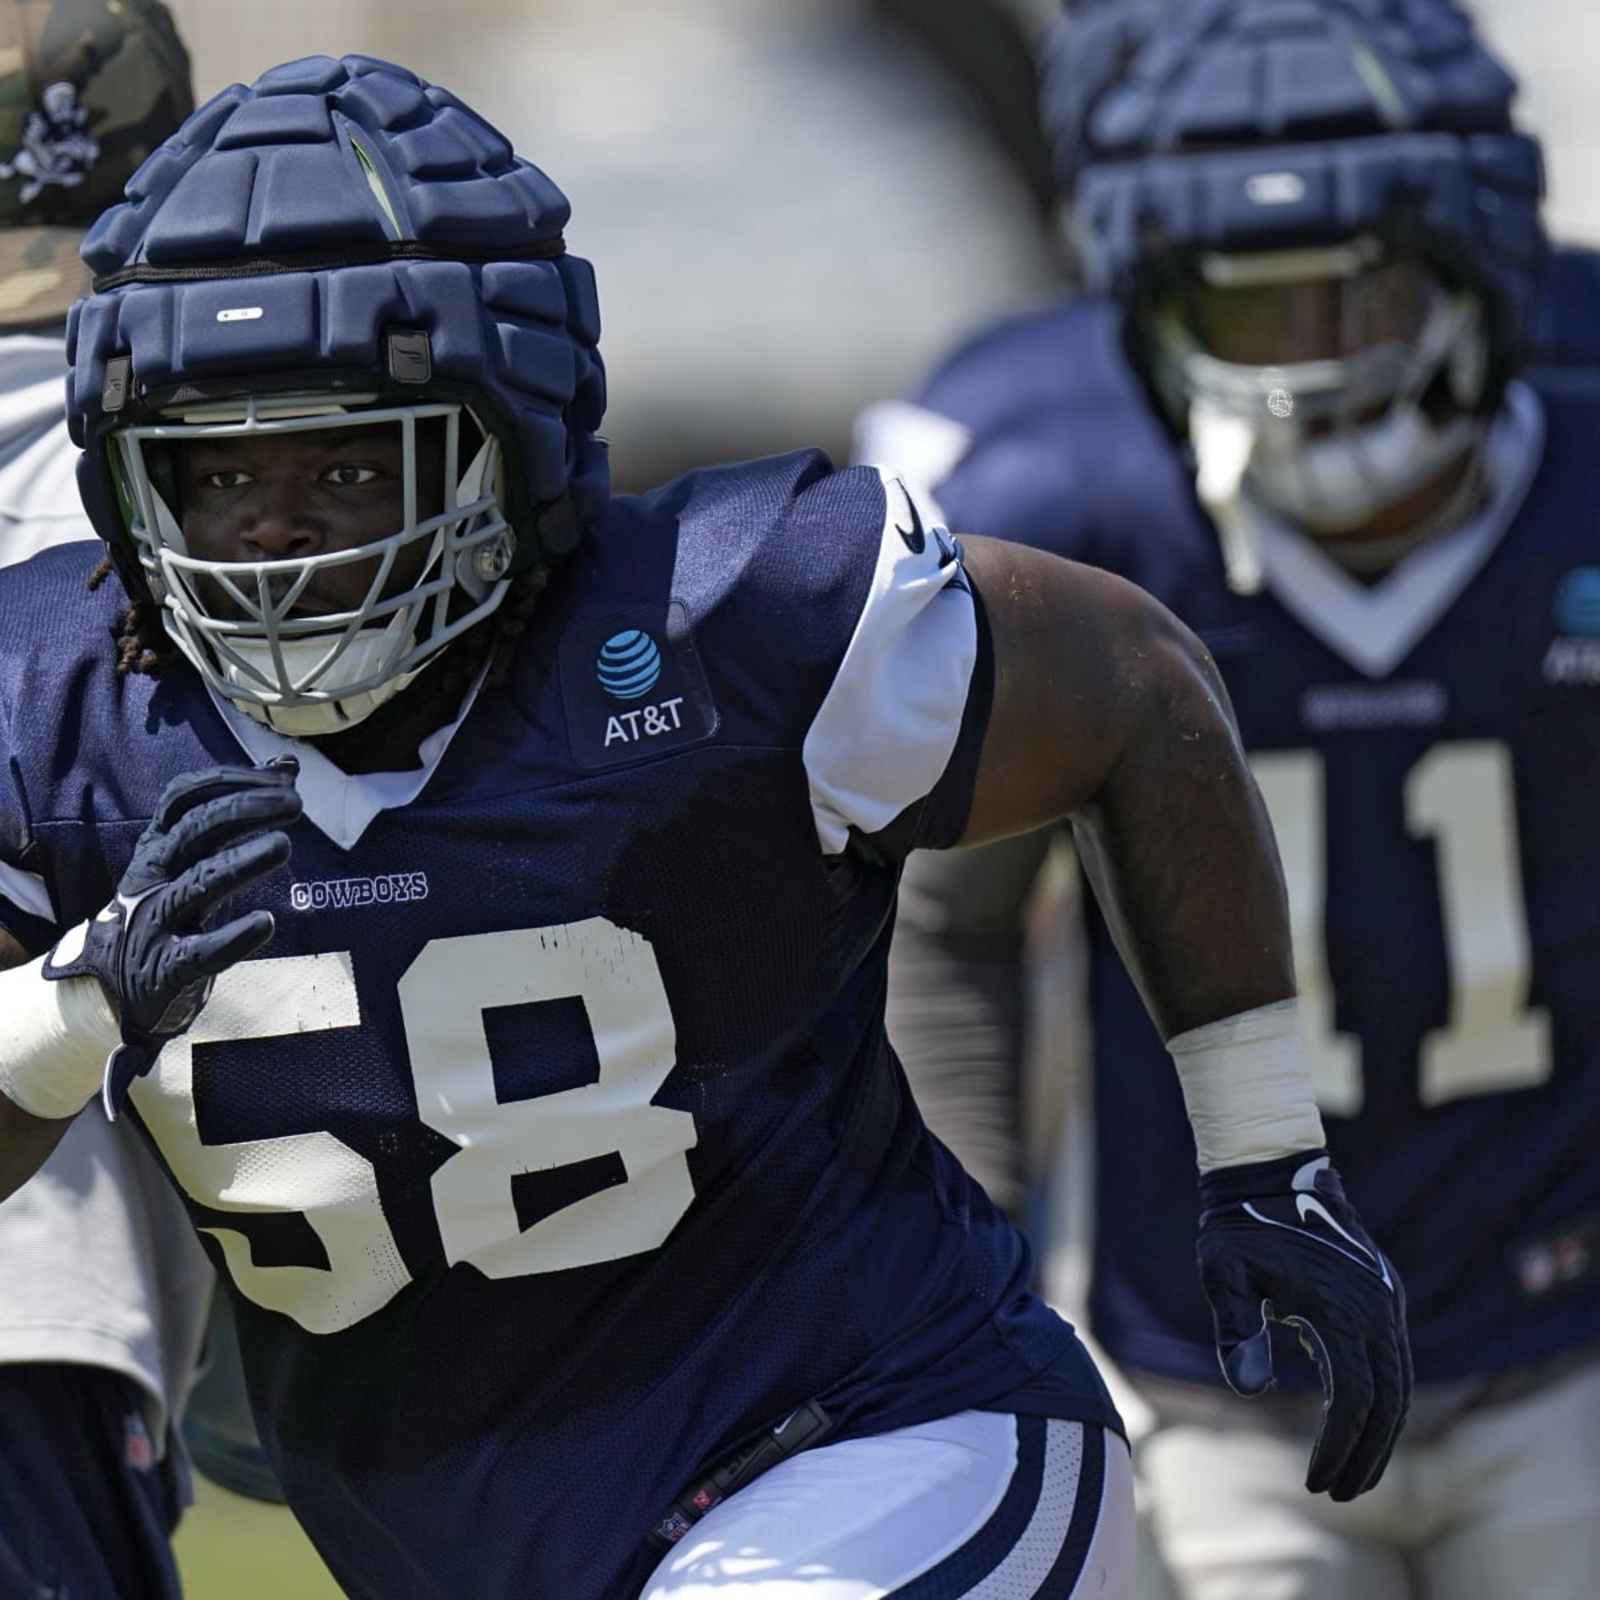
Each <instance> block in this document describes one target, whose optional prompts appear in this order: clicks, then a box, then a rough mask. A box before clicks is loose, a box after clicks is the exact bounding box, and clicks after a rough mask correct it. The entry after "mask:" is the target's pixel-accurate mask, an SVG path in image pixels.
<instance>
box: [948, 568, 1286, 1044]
mask: <svg viewBox="0 0 1600 1600" xmlns="http://www.w3.org/2000/svg"><path fill="white" fill-rule="evenodd" d="M963 543H964V545H965V549H966V567H967V571H968V573H969V575H970V576H971V578H972V580H973V583H974V585H975V587H976V588H977V590H978V592H979V594H980V596H981V597H982V603H983V607H984V611H985V614H986V616H987V619H988V623H989V631H990V635H991V638H992V641H993V648H994V680H995V687H994V701H993V706H992V709H991V712H990V717H989V726H988V732H987V734H986V736H985V739H984V745H983V753H982V757H981V760H980V764H979V770H978V777H977V783H976V787H975V790H974V794H973V801H972V806H971V809H970V811H969V814H968V820H967V826H966V830H965V833H964V834H963V836H962V840H961V842H962V843H963V844H976V843H980V842H982V841H984V840H988V839H995V838H1000V837H1003V836H1005V835H1007V834H1013V833H1020V832H1023V831H1024V830H1027V829H1030V828H1035V827H1038V826H1040V825H1041V824H1043V823H1046V822H1049V821H1051V820H1053V819H1055V818H1058V817H1070V818H1071V821H1072V825H1073V829H1074V832H1075V833H1076V835H1077V841H1078V848H1079V852H1080V854H1081V856H1082V859H1083V863H1084V866H1085V869H1086V871H1087V872H1088V874H1089V877H1090V880H1091V882H1092V883H1093V884H1094V887H1095V891H1096V896H1097V898H1098V899H1099V901H1100V905H1101V908H1102V910H1103V911H1104V912H1105V914H1106V917H1107V919H1108V920H1109V922H1110V924H1111V927H1112V930H1113V932H1114V934H1115V936H1116V939H1117V944H1118V948H1119V949H1120V950H1121V951H1122V953H1123V957H1124V959H1125V960H1126V961H1127V963H1128V966H1129V970H1130V971H1131V972H1132V973H1133V975H1134V978H1135V981H1136V982H1137V983H1138V985H1139V988H1140V991H1141V993H1142V994H1143V996H1144V1000H1145V1004H1146V1006H1147V1008H1148V1009H1149V1011H1150V1014H1151V1016H1152V1018H1153V1019H1154V1021H1155V1022H1156V1024H1157V1026H1158V1027H1159V1028H1160V1030H1161V1033H1162V1036H1163V1037H1164V1038H1171V1037H1172V1036H1173V1035H1175V1034H1180V1033H1183V1032H1185V1031H1187V1030H1188V1029H1191V1028H1195V1027H1198V1026H1200V1025H1201V1024H1203V1023H1208V1022H1212V1021H1214V1020H1216V1019H1218V1018H1221V1017H1227V1016H1231V1015H1234V1014H1236V1013H1239V1012H1243V1011H1249V1010H1252V1009H1254V1008H1257V1007H1260V1006H1264V1005H1268V1004H1271V1003H1272V1002H1274V1001H1280V1000H1286V999H1288V998H1290V997H1291V996H1292V995H1293V994H1294V992H1295V986H1294V963H1293V952H1292V947H1291V941H1290V936H1289V924H1288V909H1287V901H1286V898H1285V894H1284V887H1283V877H1282V873H1281V871H1280V868H1279V864H1278V852H1277V846H1276V842H1275V840H1274V838H1273V833H1272V827H1271V824H1270V823H1269V821H1268V819H1267V813H1266V809H1265V807H1264V806H1263V804H1262V801H1261V797H1260V795H1259V793H1258V792H1257V789H1256V785H1255V781H1254V779H1253V778H1252V776H1251V773H1250V768H1249V765H1248V763H1247V762H1246V759H1245V754H1244V749H1243V747H1242V745H1241V743H1240V740H1239V735H1238V730H1237V728H1236V726H1235V724H1234V720H1233V713H1232V710H1231V708H1230V706H1229V704H1228V698H1227V693H1226V691H1225V690H1224V688H1223V686H1222V681H1221V679H1220V678H1219V676H1218V675H1217V670H1216V667H1215V665H1214V664H1213V663H1212V661H1211V658H1210V656H1209V655H1208V654H1207V652H1206V651H1205V649H1204V647H1203V646H1202V645H1201V644H1200V642H1199V641H1198V640H1197V639H1196V638H1195V637H1194V635H1193V634H1192V633H1190V632H1189V630H1188V629H1187V628H1185V627H1184V626H1183V624H1182V623H1180V622H1179V621H1178V620H1177V618H1175V617H1174V616H1173V615H1172V614H1171V612H1169V611H1168V610H1166V608H1165V607H1163V606H1162V605H1160V604H1159V603H1158V602H1157V601H1155V600H1154V599H1152V598H1151V597H1150V596H1149V595H1147V594H1146V593H1145V592H1144V591H1143V590H1141V589H1138V588H1136V587H1135V586H1134V585H1133V584H1131V583H1128V582H1126V581H1125V580H1123V579H1120V578H1117V577H1114V576H1112V575H1111V574H1109V573H1106V572H1102V571H1099V570H1097V569H1095V568H1092V567H1085V566H1080V565H1078V564H1076V563H1073V562H1068V561H1062V560H1059V559H1057V558H1055V557H1053V556H1049V555H1045V554H1043V553H1041V552H1039V551H1036V550H1030V549H1027V548H1025V547H1023V546H1020V545H1014V544H1001V543H997V542H995V541H993V540H989V539H966V540H963Z"/></svg>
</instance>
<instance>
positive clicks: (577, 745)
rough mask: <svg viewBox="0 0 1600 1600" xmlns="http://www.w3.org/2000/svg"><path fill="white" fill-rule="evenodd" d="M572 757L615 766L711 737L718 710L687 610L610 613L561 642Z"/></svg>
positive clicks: (582, 763) (674, 607)
mask: <svg viewBox="0 0 1600 1600" xmlns="http://www.w3.org/2000/svg"><path fill="white" fill-rule="evenodd" d="M561 695H562V700H563V702H564V704H565V706H566V713H567V732H568V735H569V737H570V739H571V743H572V754H573V758H574V759H575V760H576V761H577V763H578V765H579V766H581V767H610V766H617V765H620V764H621V763H623V762H625V761H637V760H640V759H642V758H643V757H645V756H653V755H657V754H664V753H666V752H668V751H671V750H676V749H679V748H680V747H682V746H683V745H686V744H695V743H698V742H699V741H700V740H702V739H709V738H710V737H711V735H712V734H713V733H715V732H716V731H717V711H716V707H715V706H714V705H713V704H712V701H711V694H710V691H709V690H708V689H707V688H706V680H705V673H704V671H703V670H702V669H701V666H700V658H699V656H698V654H697V653H696V651H695V647H694V636H693V635H692V634H691V633H690V631H689V622H688V616H687V614H686V613H685V611H684V608H683V607H682V606H681V605H680V604H679V603H678V602H677V601H675V600H674V601H672V602H670V603H669V604H667V605H666V606H664V607H660V608H657V609H654V610H649V609H646V608H641V610H640V611H639V612H638V613H636V614H630V615H626V616H621V617H609V618H607V619H606V620H605V621H603V622H596V623H592V624H590V625H589V626H588V627H584V628H575V629H574V630H573V631H572V632H571V633H569V634H568V635H567V636H566V637H565V638H564V639H563V640H562V641H561Z"/></svg>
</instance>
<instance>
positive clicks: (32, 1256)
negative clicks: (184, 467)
mask: <svg viewBox="0 0 1600 1600" xmlns="http://www.w3.org/2000/svg"><path fill="white" fill-rule="evenodd" d="M188 74H189V64H188V58H187V56H186V54H185V52H184V48H183V45H182V43H181V42H180V40H179V37H178V35H177V32H176V31H175V29H174V27H173V24H172V20H171V18H170V16H169V15H168V14H167V11H166V9H165V7H164V6H162V5H161V4H159V3H158V0H0V108H3V109H0V563H4V564H9V563H11V562H16V561H21V560H24V559H25V558H27V557H28V556H31V555H32V554H34V553H35V552H36V551H38V550H40V549H42V548H44V547H45V546H46V545H52V544H59V543H64V542H66V541H69V540H74V539H89V538H93V537H94V533H93V529H92V528H91V527H90V526H89V523H88V521H87V519H86V518H85V516H84V514H83V508H82V505H81V503H80V501H79V498H78V490H77V483H76V480H75V477H74V470H75V468H76V465H77V459H78V452H77V450H76V449H75V448H74V447H73V445H72V443H71V441H70V440H69V439H68V437H67V429H66V421H65V414H64V406H65V374H66V362H65V355H64V351H63V344H62V339H63V330H64V327H65V322H66V315H67V308H68V306H69V305H70V304H71V303H72V301H73V300H75V299H76V298H77V297H78V296H79V295H80V294H83V293H85V292H86V290H87V288H88V275H87V273H86V272H85V270H84V267H83V264H82V262H80V261H79V259H78V246H79V244H80V243H81V242H82V238H83V234H84V230H85V229H86V228H87V227H88V225H89V224H90V223H91V222H92V221H93V220H94V219H95V218H96V217H97V216H98V215H99V214H100V212H101V211H102V210H103V209H105V207H107V206H108V205H111V204H113V203H114V202H115V201H116V200H117V199H118V198H119V197H120V196H121V192H122V185H123V183H124V182H125V180H126V179H127V178H128V177H129V175H130V174H131V173H132V172H133V171H134V169H135V168H136V167H137V166H138V165H139V164H140V162H142V161H143V160H144V158H145V157H146V156H147V155H148V154H149V153H150V152H151V151H152V150H153V149H155V147H156V146H157V145H159V144H160V143H161V142H162V140H164V139H165V138H166V137H167V136H168V135H169V134H171V133H172V132H173V131H174V130H175V129H176V128H177V126H178V124H179V123H180V122H181V121H182V120H183V118H184V117H185V116H186V115H187V114H188V112H189V111H190V110H191V109H192V107H193V100H192V98H191V95H190V91H189V75H188ZM38 670H39V672H40V673H41V674H48V673H49V670H50V668H49V663H48V662H41V663H40V665H39V669H38ZM0 877H4V878H5V879H6V882H7V886H8V889H13V890H14V889H15V886H14V885H12V884H11V881H10V877H9V876H7V874H6V873H5V869H3V868H0ZM22 892H23V893H24V895H25V903H27V904H28V906H29V908H30V909H31V910H32V911H33V912H34V914H36V915H39V916H48V915H49V914H50V907H49V905H48V904H46V903H38V896H37V894H36V893H35V894H28V893H27V891H26V889H25V888H24V889H23V891H22ZM211 1284H212V1273H211V1268H210V1266H209V1265H208V1263H207V1262H206V1259H205V1256H204V1253H203V1252H202V1251H201V1250H200V1248H199V1245H198V1244H197V1242H196V1240H195V1238H194V1235H193V1232H192V1230H191V1229H190V1227H189V1224H188V1219H187V1218H186V1217H185V1215H184V1212H183V1208H182V1206H181V1205H179V1204H178V1203H177V1201H176V1199H175V1197H174V1196H173V1194H172V1191H171V1189H170V1187H169V1186H168V1185H167V1183H166V1182H165V1181H164V1180H163V1179H162V1177H161V1175H160V1173H159V1172H158V1170H157V1169H156V1167H155V1164H154V1163H153V1161H152V1160H151V1158H150V1156H149V1155H148V1153H147V1152H146V1150H145V1148H144V1147H143V1145H142V1144H141V1143H140V1141H139V1140H138V1138H137V1137H136V1136H135V1135H134V1134H133V1133H132V1131H131V1129H130V1128H129V1127H128V1126H127V1125H126V1124H123V1125H122V1126H119V1127H115V1128H114V1127H112V1126H111V1125H110V1124H109V1123H107V1122H106V1120H105V1118H104V1117H101V1116H88V1117H82V1118H80V1119H79V1120H78V1122H77V1123H76V1124H75V1125H74V1126H73V1129H72V1131H71V1133H69V1134H68V1135H67V1137H66V1138H65V1139H64V1140H63V1141H62V1143H61V1146H60V1147H59V1149H58V1150H57V1151H56V1153H55V1154H54V1155H53V1156H52V1157H51V1159H50V1161H49V1163H48V1164H47V1166H46V1167H45V1169H44V1171H43V1172H42V1173H41V1174H40V1181H39V1182H36V1183H33V1184H30V1185H29V1186H28V1188H27V1189H26V1190H25V1191H23V1192H22V1193H20V1194H17V1195H14V1196H12V1197H11V1198H10V1199H9V1200H7V1201H6V1202H5V1203H4V1204H0V1594H4V1595H6V1596H18V1597H21V1596H24V1595H26V1596H35V1595H71V1596H73V1597H74V1600H145V1597H155V1596H170V1595H175V1594H176V1593H177V1590H178V1580H177V1574H176V1569H175V1567H174V1565H173V1560H172V1554H171V1550H170V1547H169V1543H168V1539H169V1535H170V1533H171V1530H172V1528H173V1526H174V1525H175V1524H176V1522H177V1519H178V1514H179V1510H180V1508H181V1506H182V1504H183V1503H184V1501H185V1500H186V1498H187V1493H188V1486H187V1481H186V1472H185V1469H184V1467H183V1464H182V1460H181V1457H182V1451H181V1450H180V1449H175V1448H172V1438H171V1426H172V1422H173V1418H174V1415H175V1413H176V1412H177V1411H178V1409H179V1407H180V1405H181V1403H182V1399H183V1394H184V1391H185V1389H186V1387H187V1386H188V1383H189V1380H190V1375H191V1372H192V1369H193V1366H194V1361H195V1357H196V1353H197V1349H198V1346H199V1342H200V1336H201V1330H202V1328H203V1326H204V1319H205V1311H206V1305H207V1303H208V1301H209V1299H210V1295H211Z"/></svg>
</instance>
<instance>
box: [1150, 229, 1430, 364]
mask: <svg viewBox="0 0 1600 1600" xmlns="http://www.w3.org/2000/svg"><path fill="white" fill-rule="evenodd" d="M1279 263H1281V264H1282V265H1281V266H1278V270H1280V271H1283V272H1284V273H1285V274H1286V275H1285V276H1283V277H1281V278H1277V279H1274V278H1273V277H1272V276H1271V274H1272V272H1273V271H1274V267H1275V264H1279ZM1296 263H1303V264H1304V265H1305V266H1306V267H1308V268H1309V269H1310V270H1311V272H1312V273H1314V272H1315V266H1316V262H1315V259H1314V258H1311V257H1309V256H1308V257H1304V258H1302V257H1292V258H1291V257H1285V256H1281V255H1280V256H1272V257H1266V256H1263V257H1254V258H1252V257H1248V256H1246V257H1213V258H1208V259H1207V261H1206V262H1205V263H1203V271H1204V276H1203V278H1202V279H1201V280H1200V281H1197V282H1195V283H1193V284H1191V285H1189V286H1188V287H1187V288H1185V289H1183V290H1182V291H1180V307H1179V309H1180V315H1181V317H1182V320H1183V322H1184V323H1185V324H1186V325H1187V327H1188V328H1189V329H1190V331H1191V332H1192V333H1193V335H1194V337H1195V339H1196V341H1197V342H1198V343H1199V345H1200V347H1201V349H1203V350H1204V351H1206V352H1207V354H1209V355H1213V356H1215V357H1216V358H1217V359H1218V360H1220V361H1228V362H1232V363H1234V364H1236V365H1238V366H1245V367H1277V366H1291V365H1294V364H1296V363H1300V362H1308V361H1338V360H1343V359H1346V358H1348V357H1350V356H1354V355H1359V354H1360V353H1361V352H1362V351H1364V350H1371V349H1373V348H1375V347H1377V346H1379V345H1385V344H1399V345H1410V344H1414V343H1415V342H1416V340H1417V338H1418V336H1419V335H1420V333H1421V332H1422V328H1423V325H1424V324H1425V323H1426V321H1427V318H1428V312H1429V309H1430V307H1431V306H1432V305H1433V303H1434V301H1435V299H1436V297H1437V296H1438V294H1439V290H1440V285H1439V283H1438V280H1437V279H1436V278H1435V277H1434V276H1433V274H1432V273H1430V272H1429V271H1427V270H1426V269H1425V268H1424V267H1422V266H1421V265H1419V264H1418V263H1417V262H1415V261H1410V260H1405V259H1392V260H1386V261H1376V262H1372V263H1370V264H1366V265H1361V266H1358V267H1356V268H1355V270H1353V271H1349V272H1339V271H1337V270H1336V271H1334V272H1327V271H1324V272H1323V273H1321V274H1320V275H1307V276H1298V275H1288V274H1289V273H1290V272H1291V271H1292V267H1293V265H1294V264H1296ZM1330 264H1332V263H1331V261H1330Z"/></svg>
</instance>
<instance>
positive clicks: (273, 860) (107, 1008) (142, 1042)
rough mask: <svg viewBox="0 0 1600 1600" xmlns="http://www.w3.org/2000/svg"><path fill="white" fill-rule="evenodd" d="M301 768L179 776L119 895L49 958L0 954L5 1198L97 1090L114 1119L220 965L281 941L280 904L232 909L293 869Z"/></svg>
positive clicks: (0, 1168)
mask: <svg viewBox="0 0 1600 1600" xmlns="http://www.w3.org/2000/svg"><path fill="white" fill-rule="evenodd" d="M297 770H298V764H297V763H296V762H294V761H293V760H291V759H289V758H287V757H280V758H279V759H278V760H275V761H271V762H269V763H268V764H267V765H266V766H265V767H208V768H205V769H204V770H202V771H199V772H188V773H184V774H182V775H181V776H179V777H176V778H174V779H173V780H172V781H171V782H170V783H169V784H168V785H167V787H166V789H165V790H163V792H162V794H161V798H160V799H159V800H158V801H157V802H156V807H155V814H154V816H152V817H151V819H150V822H149V825H148V826H147V827H146V828H145V830H144V832H143V833H142V834H141V835H140V836H139V839H138V841H137V842H136V843H135V845H134V849H133V855H132V858H131V859H130V860H129V862H128V866H127V870H126V871H125V872H124V873H123V875H122V878H121V881H120V882H119V883H118V885H117V890H116V895H115V897H114V898H113V899H112V901H111V903H110V904H109V905H107V906H106V907H105V909H104V910H103V911H101V912H100V913H99V914H98V915H96V916H94V917H92V918H91V919H90V920H89V921H88V922H82V923H78V924H77V925H76V926H75V927H71V928H68V929H67V931H66V932H65V933H64V934H63V935H62V936H61V938H60V939H59V940H58V941H57V943H56V945H55V947H54V949H52V950H51V951H50V953H49V954H48V955H46V956H45V957H43V959H42V960H29V958H28V955H27V952H26V951H25V950H24V949H23V948H22V947H21V945H20V944H19V943H17V941H15V940H14V939H9V940H8V941H7V944H6V946H5V950H6V954H7V956H8V960H7V962H5V963H0V1100H3V1102H4V1104H3V1106H0V1199H4V1198H5V1197H6V1195H8V1194H10V1193H11V1192H12V1191H13V1190H14V1189H15V1188H16V1187H17V1186H18V1185H19V1184H21V1183H23V1182H25V1181H26V1180H27V1179H28V1178H29V1177H31V1176H32V1174H33V1172H34V1171H35V1170H36V1169H37V1167H38V1166H39V1163H40V1162H42V1161H43V1160H44V1158H45V1157H46V1156H47V1155H48V1154H49V1153H50V1150H51V1149H52V1148H53V1147H54V1145H55V1142H56V1140H57V1139H58V1138H59V1137H60V1134H61V1130H62V1129H63V1128H64V1127H65V1126H66V1124H67V1123H68V1122H70V1121H71V1120H72V1118H73V1117H74V1116H76V1115H77V1113H78V1112H79V1111H81V1110H82V1109H83V1107H84V1106H85V1105H86V1104H87V1103H88V1101H89V1100H90V1099H92V1098H94V1097H95V1096H96V1095H97V1094H98V1095H101V1096H102V1097H103V1099H104V1102H105V1106H106V1109H107V1111H108V1112H109V1113H111V1114H112V1115H115V1113H116V1111H117V1110H118V1108H119V1107H120V1105H121V1102H122V1099H123V1097H124V1096H125V1094H126V1093H127V1090H128V1086H129V1084H130V1083H131V1082H132V1080H133V1079H134V1078H135V1077H137V1076H139V1075H140V1074H142V1073H145V1072H148V1071H149V1070H150V1068H151V1066H153V1065H154V1063H155V1059H156V1056H157V1055H158V1054H159V1053H160V1051H161V1049H162V1047H163V1046H164V1045H165V1044H166V1042H167V1041H168V1040H169V1039H172V1038H174V1037H176V1036H177V1035H178V1034H180V1033H182V1032H184V1030H185V1029H187V1028H188V1027H189V1026H190V1025H191V1024H192V1023H193V1022H194V1020H195V1018H196V1017H197V1016H198V1015H199V1014H200V1011H201V1009H202V1008H203V1007H204V1005H205V1003H206V1000H207V998H208V997H209V995H210V992H211V983H212V980H213V979H214V978H215V977H216V975H217V974H218V973H220V972H224V971H226V970H227V969H228V968H229V967H231V966H233V965H234V963H235V962H238V961H242V960H244V959H245V958H246V957H247V956H249V955H251V954H252V953H253V952H254V951H256V950H258V949H260V948H261V946H262V945H263V944H265V943H266V942H267V940H269V939H270V938H271V937H272V931H273V922H272V914H271V912H269V911H267V910H265V909H263V908H259V907H258V908H256V909H255V910H247V911H243V912H240V913H238V914H237V915H235V914H234V911H233V908H231V907H229V906H228V902H229V901H230V900H232V899H233V898H234V896H236V895H237V894H239V893H240V891H241V890H244V889H247V888H248V887H249V886H250V885H251V884H254V883H257V882H259V881H260V880H261V879H263V878H266V877H269V876H271V875H272V874H273V873H275V872H279V871H281V870H282V869H283V867H284V866H285V865H286V863H287V862H288V859H289V838H288V835H287V833H286V832H285V831H284V830H285V829H286V828H287V827H288V826H289V825H290V824H291V823H293V822H294V821H295V820H296V819H297V818H298V817H299V815H300V811H301V802H300V796H299V794H298V792H297V791H296V790H295V787H294V780H295V774H296V772H297Z"/></svg>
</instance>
